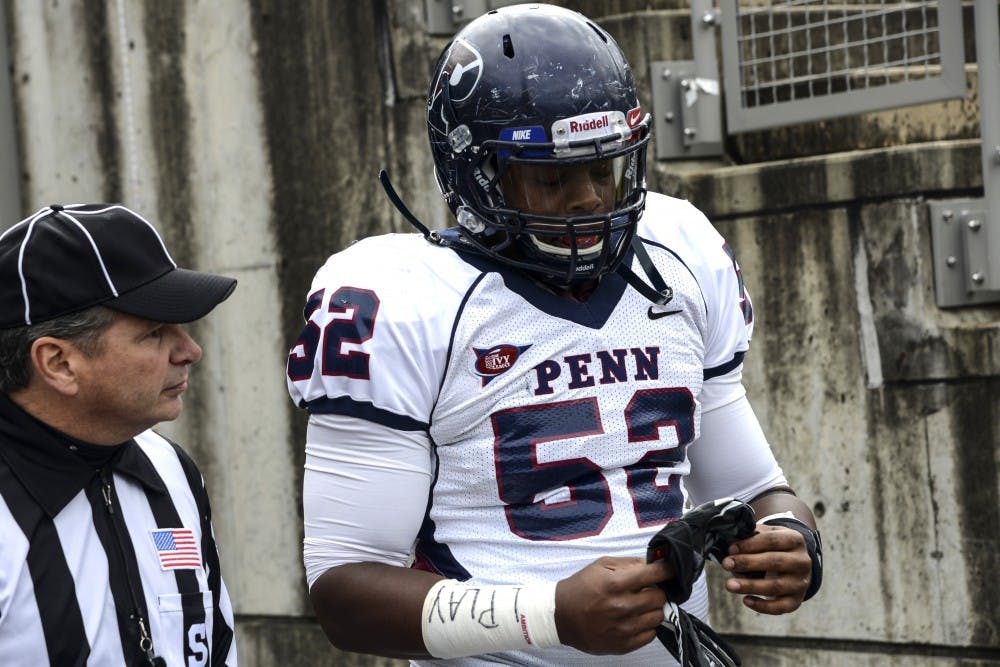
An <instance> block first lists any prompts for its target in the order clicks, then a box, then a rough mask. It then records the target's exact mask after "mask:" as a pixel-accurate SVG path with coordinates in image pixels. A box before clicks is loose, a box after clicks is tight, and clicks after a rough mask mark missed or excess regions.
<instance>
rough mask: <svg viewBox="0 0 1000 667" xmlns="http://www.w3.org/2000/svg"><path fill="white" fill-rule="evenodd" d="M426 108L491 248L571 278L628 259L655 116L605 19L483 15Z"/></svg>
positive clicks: (440, 159) (449, 175)
mask: <svg viewBox="0 0 1000 667" xmlns="http://www.w3.org/2000/svg"><path fill="white" fill-rule="evenodd" d="M427 120H428V131H429V135H430V141H431V148H432V152H433V156H434V164H435V171H436V175H437V178H438V183H439V185H440V187H441V191H442V193H443V194H444V196H445V199H446V201H447V202H448V204H449V206H450V208H451V210H452V212H453V213H455V215H456V217H457V219H458V223H459V229H460V231H461V233H462V234H463V236H465V238H466V239H467V240H468V241H470V242H471V243H472V244H473V245H474V246H475V247H477V248H478V249H479V250H480V251H481V252H484V253H485V254H488V255H491V256H493V257H494V258H495V259H496V260H498V261H500V262H502V263H505V264H508V265H511V266H516V267H518V268H520V269H523V270H526V271H528V272H530V273H531V274H533V275H534V276H536V277H537V278H539V279H541V280H543V281H544V282H547V283H550V284H555V285H560V286H570V285H573V284H576V283H581V282H585V281H590V280H593V279H595V278H599V277H600V276H602V275H604V274H605V273H608V272H609V271H611V270H613V269H614V268H615V266H617V264H618V263H620V261H621V259H622V258H623V257H624V255H625V253H626V251H627V249H628V244H629V242H630V241H631V238H632V236H633V235H634V233H635V226H636V223H637V221H638V219H639V217H640V216H641V214H642V210H643V206H644V204H645V156H646V144H647V142H648V139H649V118H648V116H644V114H642V112H641V110H640V108H639V105H638V102H637V100H636V95H635V85H634V83H633V80H632V75H631V70H630V69H629V67H628V64H627V63H626V62H625V59H624V57H623V56H622V54H621V51H620V49H619V48H618V46H617V44H615V42H614V40H613V39H612V38H611V37H610V36H609V35H608V34H607V33H605V32H604V31H603V30H601V29H600V28H598V27H597V26H596V25H594V24H593V23H591V22H590V21H588V20H587V19H586V18H584V17H583V16H582V15H580V14H578V13H576V12H572V11H569V10H565V9H561V8H558V7H551V6H546V5H532V6H518V7H508V8H503V9H500V10H495V11H492V12H490V13H488V14H486V15H484V16H483V17H480V18H479V19H476V20H475V21H473V22H472V23H470V24H469V25H468V26H466V28H465V29H463V30H462V32H460V33H459V35H458V36H457V37H456V38H455V40H453V41H452V43H451V44H450V45H449V47H448V48H447V49H445V52H444V54H442V57H441V59H440V60H439V62H438V66H437V70H436V73H435V77H434V79H433V83H432V86H431V91H430V94H429V96H428V113H427Z"/></svg>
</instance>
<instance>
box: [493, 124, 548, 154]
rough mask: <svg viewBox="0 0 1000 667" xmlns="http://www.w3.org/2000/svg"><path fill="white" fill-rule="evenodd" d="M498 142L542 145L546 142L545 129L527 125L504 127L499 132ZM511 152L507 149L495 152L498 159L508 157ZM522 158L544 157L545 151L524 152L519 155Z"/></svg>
mask: <svg viewBox="0 0 1000 667" xmlns="http://www.w3.org/2000/svg"><path fill="white" fill-rule="evenodd" d="M500 141H512V142H513V141H516V142H519V143H523V144H544V143H545V142H547V141H548V138H547V137H546V136H545V128H543V127H542V126H541V125H528V126H527V127H505V128H504V129H502V130H500ZM511 153H512V151H511V150H510V149H509V148H501V149H500V150H499V151H497V155H499V156H500V157H509V156H510V154H511ZM519 155H522V156H524V157H546V156H548V153H547V152H546V151H541V150H538V151H524V152H522V153H519Z"/></svg>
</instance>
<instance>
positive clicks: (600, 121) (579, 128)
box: [569, 114, 611, 134]
mask: <svg viewBox="0 0 1000 667" xmlns="http://www.w3.org/2000/svg"><path fill="white" fill-rule="evenodd" d="M610 123H611V121H610V120H609V119H608V116H607V114H605V115H603V116H601V117H600V118H591V119H590V120H585V121H583V122H582V123H581V122H578V121H575V120H571V121H570V122H569V131H570V132H572V133H574V134H576V133H577V132H587V131H588V130H599V129H601V128H604V127H607V126H608V125H610Z"/></svg>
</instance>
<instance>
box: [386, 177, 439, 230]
mask: <svg viewBox="0 0 1000 667" xmlns="http://www.w3.org/2000/svg"><path fill="white" fill-rule="evenodd" d="M378 180H379V182H380V183H381V184H382V189H383V190H385V194H386V196H387V197H389V201H391V202H392V205H393V206H395V207H396V210H397V211H399V212H400V213H402V214H403V217H404V218H406V221H407V222H409V223H410V224H411V225H413V226H414V227H416V228H417V231H419V232H420V233H421V234H423V235H424V238H425V239H427V240H432V237H433V236H434V232H432V231H431V230H430V229H428V228H427V225H425V224H424V223H422V222H420V220H418V219H417V216H415V215H413V214H412V213H410V209H408V208H407V207H406V204H404V203H403V200H402V198H401V197H400V196H399V195H398V194H397V193H396V188H394V187H392V182H391V181H390V180H389V173H388V172H387V171H386V170H385V169H380V170H379V172H378Z"/></svg>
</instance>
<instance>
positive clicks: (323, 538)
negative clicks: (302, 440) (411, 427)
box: [302, 414, 432, 588]
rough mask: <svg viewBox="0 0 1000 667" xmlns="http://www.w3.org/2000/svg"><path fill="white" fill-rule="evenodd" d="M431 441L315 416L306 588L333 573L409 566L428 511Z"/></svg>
mask: <svg viewBox="0 0 1000 667" xmlns="http://www.w3.org/2000/svg"><path fill="white" fill-rule="evenodd" d="M431 470H432V468H431V446H430V438H429V437H428V435H427V433H425V432H423V431H399V430H396V429H392V428H389V427H387V426H383V425H381V424H376V423H373V422H370V421H366V420H363V419H357V418H354V417H347V416H343V415H330V414H321V415H312V416H310V417H309V426H308V429H307V431H306V463H305V476H304V479H303V485H302V506H303V518H304V521H305V539H304V541H303V550H302V551H303V554H302V556H303V562H304V564H305V568H306V581H307V582H308V584H309V587H310V588H312V585H313V583H315V581H316V580H317V579H318V578H319V577H320V575H322V574H323V573H324V572H326V571H327V570H329V569H330V568H332V567H336V566H338V565H343V564H345V563H358V562H375V563H386V564H389V565H400V566H402V565H406V562H407V560H408V558H409V555H410V550H411V549H412V548H413V543H414V541H415V540H416V536H417V531H418V530H419V529H420V524H421V522H422V521H423V516H424V512H425V510H426V509H427V494H428V492H429V490H430V482H431Z"/></svg>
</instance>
